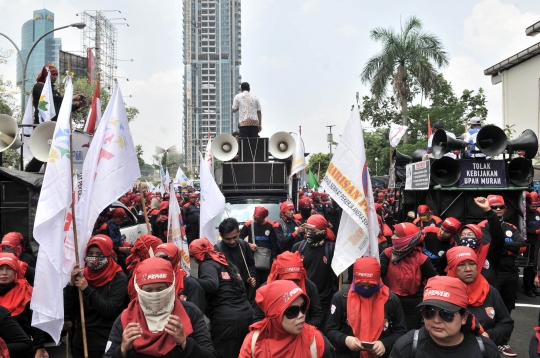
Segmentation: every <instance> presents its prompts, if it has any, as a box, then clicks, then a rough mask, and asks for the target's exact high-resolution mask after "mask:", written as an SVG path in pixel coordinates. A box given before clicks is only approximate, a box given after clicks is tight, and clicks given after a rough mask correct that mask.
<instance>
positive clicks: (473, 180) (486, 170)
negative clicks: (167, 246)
mask: <svg viewBox="0 0 540 358" xmlns="http://www.w3.org/2000/svg"><path fill="white" fill-rule="evenodd" d="M459 187H460V188H504V187H506V168H505V166H504V161H503V160H462V161H461V177H460V178H459Z"/></svg>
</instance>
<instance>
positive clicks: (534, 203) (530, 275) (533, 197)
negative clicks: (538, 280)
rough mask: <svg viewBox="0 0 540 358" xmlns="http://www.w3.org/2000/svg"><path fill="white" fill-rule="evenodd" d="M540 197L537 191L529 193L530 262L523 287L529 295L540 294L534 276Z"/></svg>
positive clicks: (528, 248) (527, 216)
mask: <svg viewBox="0 0 540 358" xmlns="http://www.w3.org/2000/svg"><path fill="white" fill-rule="evenodd" d="M539 202H540V197H539V195H538V193H536V192H535V191H533V192H530V193H527V214H526V220H527V243H528V245H527V252H526V253H525V256H526V257H528V258H529V264H531V263H532V264H533V266H527V267H525V269H523V289H524V290H525V294H526V295H527V296H529V297H535V296H540V293H539V292H538V291H536V288H535V287H534V276H535V271H536V269H535V268H536V267H537V263H538V251H537V250H536V248H537V247H538V245H537V243H538V234H539V233H540V212H538V204H539Z"/></svg>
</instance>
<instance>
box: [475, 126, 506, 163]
mask: <svg viewBox="0 0 540 358" xmlns="http://www.w3.org/2000/svg"><path fill="white" fill-rule="evenodd" d="M507 142H508V138H507V137H506V134H505V133H504V131H503V130H502V129H501V128H499V127H497V126H494V125H488V126H485V127H484V128H482V129H480V130H479V131H478V134H477V135H476V146H477V147H478V149H480V150H481V151H482V153H484V154H485V155H487V156H492V157H494V156H496V155H499V154H501V153H502V152H504V150H505V149H506V144H507Z"/></svg>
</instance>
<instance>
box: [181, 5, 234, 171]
mask: <svg viewBox="0 0 540 358" xmlns="http://www.w3.org/2000/svg"><path fill="white" fill-rule="evenodd" d="M183 5H184V19H183V20H184V22H183V24H184V65H185V67H184V113H183V114H184V116H183V147H184V154H185V155H184V158H185V161H186V163H185V164H186V167H187V168H188V170H190V171H192V172H198V168H199V154H198V153H199V151H201V152H202V153H204V150H205V148H206V144H207V143H208V134H210V137H211V138H214V137H215V136H216V135H219V134H221V133H232V132H233V131H235V130H237V128H238V115H237V114H233V113H232V111H231V106H232V102H233V99H234V96H235V95H236V94H237V93H238V92H239V91H240V82H241V77H240V64H241V60H242V52H241V49H242V48H241V35H242V34H241V17H240V13H241V1H240V0H221V1H216V0H183Z"/></svg>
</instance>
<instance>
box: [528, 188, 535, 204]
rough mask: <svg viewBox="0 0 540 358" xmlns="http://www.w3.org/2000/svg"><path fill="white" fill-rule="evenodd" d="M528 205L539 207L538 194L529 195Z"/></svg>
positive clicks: (531, 193)
mask: <svg viewBox="0 0 540 358" xmlns="http://www.w3.org/2000/svg"><path fill="white" fill-rule="evenodd" d="M527 203H529V204H532V205H538V193H537V192H535V191H533V192H530V193H527Z"/></svg>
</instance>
